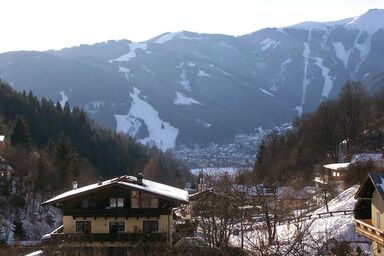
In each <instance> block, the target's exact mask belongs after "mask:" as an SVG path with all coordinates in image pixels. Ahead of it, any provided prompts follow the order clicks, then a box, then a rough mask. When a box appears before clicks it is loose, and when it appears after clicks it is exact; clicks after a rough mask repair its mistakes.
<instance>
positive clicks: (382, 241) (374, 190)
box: [355, 173, 384, 255]
mask: <svg viewBox="0 0 384 256" xmlns="http://www.w3.org/2000/svg"><path fill="white" fill-rule="evenodd" d="M355 198H356V199H358V202H357V203H356V206H355V225H356V232H357V233H358V234H360V235H362V236H364V237H367V238H368V239H370V240H372V252H373V255H382V253H384V251H383V249H384V248H383V246H384V173H369V174H368V175H367V177H366V178H365V179H364V181H363V182H362V184H361V186H360V188H359V190H358V191H357V192H356V195H355Z"/></svg>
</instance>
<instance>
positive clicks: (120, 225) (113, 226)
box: [109, 221, 125, 234]
mask: <svg viewBox="0 0 384 256" xmlns="http://www.w3.org/2000/svg"><path fill="white" fill-rule="evenodd" d="M124 232H125V222H124V221H111V222H109V233H112V234H116V233H124Z"/></svg>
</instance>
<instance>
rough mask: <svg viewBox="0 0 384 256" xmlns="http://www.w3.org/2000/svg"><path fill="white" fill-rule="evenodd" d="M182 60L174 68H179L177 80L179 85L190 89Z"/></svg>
mask: <svg viewBox="0 0 384 256" xmlns="http://www.w3.org/2000/svg"><path fill="white" fill-rule="evenodd" d="M184 65H185V64H184V62H182V63H180V65H178V66H177V67H176V68H177V69H181V73H180V75H179V78H180V80H179V81H178V82H179V84H180V85H181V86H183V88H184V89H185V90H187V91H192V88H191V85H190V82H189V80H188V79H187V71H186V70H185V68H184Z"/></svg>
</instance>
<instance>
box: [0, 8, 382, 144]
mask: <svg viewBox="0 0 384 256" xmlns="http://www.w3.org/2000/svg"><path fill="white" fill-rule="evenodd" d="M340 18H343V17H340ZM127 36H129V35H127ZM383 43H384V10H378V9H375V10H370V11H368V12H366V13H364V14H362V15H360V16H358V17H353V18H347V19H342V20H338V21H332V22H304V23H300V24H297V25H293V26H288V27H281V28H268V29H262V30H259V31H256V32H254V33H251V34H248V35H243V36H238V37H234V36H228V35H219V34H199V33H193V32H188V31H182V32H175V33H164V34H162V35H159V36H157V37H155V38H152V39H149V40H147V41H144V42H131V41H128V40H121V41H108V42H104V43H98V44H95V45H81V46H78V47H72V48H66V49H63V50H60V51H48V52H9V53H4V54H0V78H1V79H4V80H7V81H11V82H12V85H13V86H14V87H15V88H16V89H19V90H26V91H28V90H32V91H33V92H34V93H35V94H36V95H38V96H41V97H46V98H51V99H53V100H55V101H59V102H60V104H61V105H64V104H65V102H68V103H70V104H71V105H78V106H80V107H83V108H84V109H86V110H87V111H88V113H89V114H90V115H91V116H92V117H93V118H94V119H96V120H97V121H99V122H100V123H102V124H104V125H106V126H107V127H110V128H112V129H114V130H116V131H119V132H123V133H126V134H128V135H130V136H133V137H136V138H137V139H138V140H140V141H141V142H143V143H149V144H156V145H157V146H158V147H160V148H162V149H164V150H166V149H169V148H174V147H178V146H181V145H186V146H187V147H191V146H192V147H195V146H197V147H201V146H207V145H210V144H211V143H216V144H223V143H228V141H232V140H233V139H234V138H235V136H236V135H237V134H252V133H254V132H255V130H257V129H258V128H259V127H262V128H263V129H270V128H272V127H275V126H277V125H280V124H282V123H286V122H290V121H291V120H292V119H293V118H294V117H295V116H297V115H302V114H303V113H306V112H311V111H313V110H314V109H316V108H317V106H318V105H319V104H320V103H321V102H322V101H324V100H326V99H329V98H334V97H336V96H337V95H338V93H339V92H340V89H341V87H342V86H343V85H344V84H345V83H346V81H349V80H362V79H368V78H369V77H371V76H374V75H375V74H377V73H380V72H383V67H384V48H383V47H382V45H383ZM369 88H370V87H369ZM374 89H375V90H377V86H376V85H375V87H374Z"/></svg>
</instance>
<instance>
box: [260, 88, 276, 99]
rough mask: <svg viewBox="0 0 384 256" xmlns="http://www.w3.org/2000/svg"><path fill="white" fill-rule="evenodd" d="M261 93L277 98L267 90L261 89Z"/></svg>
mask: <svg viewBox="0 0 384 256" xmlns="http://www.w3.org/2000/svg"><path fill="white" fill-rule="evenodd" d="M260 91H261V92H262V93H264V94H267V95H269V96H272V97H276V96H275V95H273V94H272V93H270V92H269V91H267V90H265V89H263V88H260Z"/></svg>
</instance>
